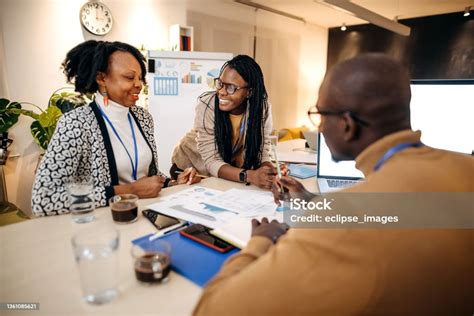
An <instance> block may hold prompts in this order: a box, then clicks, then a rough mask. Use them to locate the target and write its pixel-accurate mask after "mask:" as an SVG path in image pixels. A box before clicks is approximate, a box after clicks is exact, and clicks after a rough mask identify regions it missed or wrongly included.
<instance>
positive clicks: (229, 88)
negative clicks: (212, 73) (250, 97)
mask: <svg viewBox="0 0 474 316" xmlns="http://www.w3.org/2000/svg"><path fill="white" fill-rule="evenodd" d="M214 86H215V87H216V90H217V91H219V90H220V89H222V88H223V87H225V91H227V94H228V95H232V94H234V93H235V92H236V91H237V90H240V89H245V88H248V87H247V86H245V87H237V86H236V85H233V84H231V83H225V82H222V80H221V79H220V78H215V79H214Z"/></svg>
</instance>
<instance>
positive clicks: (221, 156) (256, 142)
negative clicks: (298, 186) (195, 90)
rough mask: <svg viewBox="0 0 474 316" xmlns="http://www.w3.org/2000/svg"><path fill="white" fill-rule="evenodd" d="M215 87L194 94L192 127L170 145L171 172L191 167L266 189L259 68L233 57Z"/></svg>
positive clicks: (268, 127) (268, 175)
mask: <svg viewBox="0 0 474 316" xmlns="http://www.w3.org/2000/svg"><path fill="white" fill-rule="evenodd" d="M215 87H216V91H210V92H206V93H203V94H202V95H201V96H199V102H198V105H197V106H196V116H195V119H194V128H193V129H192V130H191V131H190V132H188V133H187V135H186V136H184V137H183V138H182V139H181V140H180V142H179V144H178V145H177V146H176V147H175V149H174V151H173V156H172V163H173V166H172V167H171V170H170V173H171V176H172V177H173V176H176V171H179V170H182V169H185V168H188V167H194V168H196V169H197V171H198V172H199V173H202V174H205V175H212V176H215V177H219V178H223V179H227V180H231V181H237V182H245V183H250V184H253V185H256V186H258V187H260V188H264V189H270V188H271V184H272V181H273V179H274V177H275V175H276V169H275V167H274V166H273V164H272V163H271V160H270V149H271V142H270V134H271V131H272V118H271V111H270V104H269V102H268V99H267V91H266V89H265V83H264V79H263V73H262V70H261V69H260V66H259V65H258V64H257V63H256V62H255V60H253V59H252V58H251V57H249V56H246V55H238V56H236V57H234V58H233V59H231V60H229V61H227V62H226V63H224V65H223V66H222V68H221V71H220V75H219V78H216V79H215Z"/></svg>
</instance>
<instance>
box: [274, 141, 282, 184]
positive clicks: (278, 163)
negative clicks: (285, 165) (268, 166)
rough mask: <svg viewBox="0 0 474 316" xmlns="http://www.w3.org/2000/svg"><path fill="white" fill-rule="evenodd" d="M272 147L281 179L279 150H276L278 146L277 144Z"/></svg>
mask: <svg viewBox="0 0 474 316" xmlns="http://www.w3.org/2000/svg"><path fill="white" fill-rule="evenodd" d="M272 149H273V156H275V162H276V165H277V167H276V169H277V173H278V178H280V179H281V170H280V162H279V161H278V156H277V151H276V148H275V146H272Z"/></svg>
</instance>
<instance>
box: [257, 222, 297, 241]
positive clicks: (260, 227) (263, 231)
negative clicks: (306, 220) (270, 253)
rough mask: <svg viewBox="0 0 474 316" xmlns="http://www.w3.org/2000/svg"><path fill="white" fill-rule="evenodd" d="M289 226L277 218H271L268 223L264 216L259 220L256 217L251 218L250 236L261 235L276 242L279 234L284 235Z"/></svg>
mask: <svg viewBox="0 0 474 316" xmlns="http://www.w3.org/2000/svg"><path fill="white" fill-rule="evenodd" d="M289 228H290V226H288V225H287V224H285V223H280V222H278V221H277V220H275V219H274V220H272V221H271V222H270V223H269V222H268V219H267V218H266V217H264V218H262V221H261V222H259V221H258V220H256V219H252V237H253V236H262V237H266V238H268V239H270V240H271V241H272V242H273V243H276V242H277V240H278V238H280V236H281V235H284V234H285V233H286V232H287V231H288V229H289Z"/></svg>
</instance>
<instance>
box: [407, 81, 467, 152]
mask: <svg viewBox="0 0 474 316" xmlns="http://www.w3.org/2000/svg"><path fill="white" fill-rule="evenodd" d="M410 112H411V126H412V129H413V130H421V141H422V142H423V143H424V144H426V145H428V146H431V147H435V148H441V149H446V150H451V151H457V152H461V153H466V154H472V153H473V151H474V137H472V135H474V124H473V122H472V118H474V80H412V82H411V103H410Z"/></svg>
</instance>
